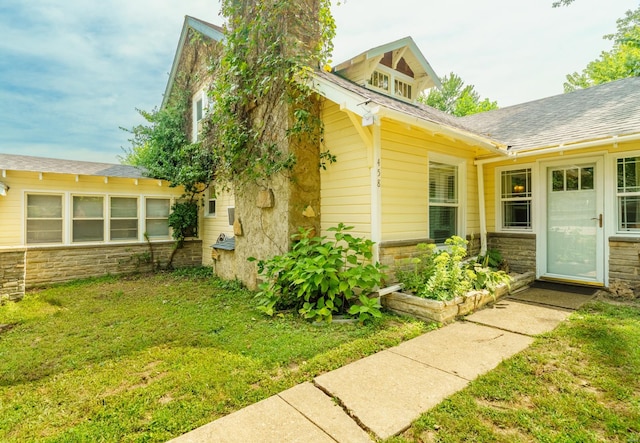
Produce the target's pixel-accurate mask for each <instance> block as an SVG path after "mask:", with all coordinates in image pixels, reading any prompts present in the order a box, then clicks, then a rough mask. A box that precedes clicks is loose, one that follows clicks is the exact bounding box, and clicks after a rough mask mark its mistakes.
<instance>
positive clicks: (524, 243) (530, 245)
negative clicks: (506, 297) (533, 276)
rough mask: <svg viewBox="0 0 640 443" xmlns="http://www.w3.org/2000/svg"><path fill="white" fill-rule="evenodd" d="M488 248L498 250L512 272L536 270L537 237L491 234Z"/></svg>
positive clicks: (501, 233) (530, 235) (489, 234)
mask: <svg viewBox="0 0 640 443" xmlns="http://www.w3.org/2000/svg"><path fill="white" fill-rule="evenodd" d="M487 247H488V248H489V249H497V250H498V251H500V253H501V254H502V257H503V258H504V259H505V260H506V261H507V263H508V264H509V269H510V270H511V271H512V272H518V273H525V272H529V271H535V270H536V235H535V234H515V233H507V232H489V233H488V234H487Z"/></svg>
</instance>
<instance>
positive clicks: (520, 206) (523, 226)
mask: <svg viewBox="0 0 640 443" xmlns="http://www.w3.org/2000/svg"><path fill="white" fill-rule="evenodd" d="M531 201H532V198H531V168H520V169H509V170H504V171H500V214H501V218H502V220H501V224H502V226H501V227H502V229H504V230H526V231H530V230H531V228H532V225H531V220H532V212H531Z"/></svg>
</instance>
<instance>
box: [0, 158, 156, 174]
mask: <svg viewBox="0 0 640 443" xmlns="http://www.w3.org/2000/svg"><path fill="white" fill-rule="evenodd" d="M3 169H5V170H13V171H30V172H54V173H58V174H74V175H94V176H100V177H121V178H146V177H145V175H144V170H142V169H139V168H136V167H135V166H128V165H118V164H111V163H94V162H84V161H76V160H60V159H55V158H45V157H31V156H27V155H13V154H0V170H3Z"/></svg>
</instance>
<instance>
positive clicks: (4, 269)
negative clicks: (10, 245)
mask: <svg viewBox="0 0 640 443" xmlns="http://www.w3.org/2000/svg"><path fill="white" fill-rule="evenodd" d="M24 259H25V250H24V249H9V250H0V301H2V300H6V299H8V300H19V299H21V298H22V297H23V296H24Z"/></svg>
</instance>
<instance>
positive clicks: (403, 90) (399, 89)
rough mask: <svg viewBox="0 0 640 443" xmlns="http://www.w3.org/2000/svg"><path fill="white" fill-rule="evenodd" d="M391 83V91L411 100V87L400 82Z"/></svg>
mask: <svg viewBox="0 0 640 443" xmlns="http://www.w3.org/2000/svg"><path fill="white" fill-rule="evenodd" d="M393 83H394V88H393V91H394V93H395V94H396V95H399V96H400V97H404V98H408V99H409V100H411V85H410V84H409V83H405V82H403V81H401V80H394V81H393Z"/></svg>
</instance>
